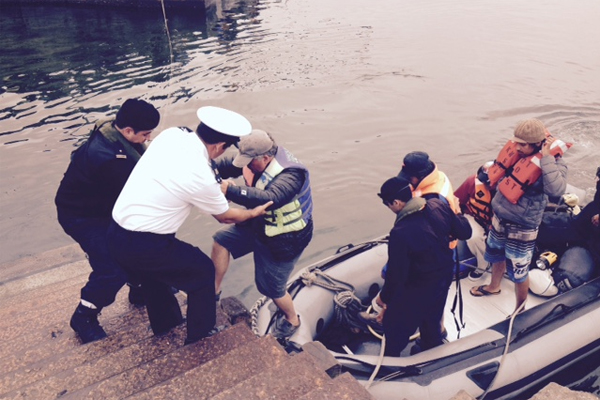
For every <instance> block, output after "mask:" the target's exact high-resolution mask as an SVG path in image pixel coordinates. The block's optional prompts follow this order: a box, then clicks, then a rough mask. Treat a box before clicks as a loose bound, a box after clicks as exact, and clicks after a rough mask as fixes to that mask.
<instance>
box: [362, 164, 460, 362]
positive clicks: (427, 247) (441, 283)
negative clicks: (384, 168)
mask: <svg viewBox="0 0 600 400" xmlns="http://www.w3.org/2000/svg"><path fill="white" fill-rule="evenodd" d="M378 195H379V197H380V198H381V199H382V200H383V204H384V205H385V206H387V207H388V208H389V209H390V210H391V211H392V212H394V213H395V214H396V221H395V223H394V227H393V228H392V230H391V231H390V236H389V242H388V262H387V264H388V267H387V272H386V276H385V282H384V284H383V288H382V289H381V292H380V293H379V295H378V296H377V298H376V299H375V302H376V303H377V305H379V307H380V308H381V309H382V310H381V311H380V312H379V314H378V315H377V317H376V318H377V320H378V321H379V322H380V323H381V322H382V323H383V331H384V333H385V337H386V347H385V355H387V356H395V357H398V356H400V352H401V351H402V349H404V347H406V345H407V344H408V341H409V337H410V335H412V334H413V333H414V332H415V331H416V329H417V328H419V331H420V333H421V349H422V350H426V349H430V348H432V347H435V346H438V345H440V344H442V343H443V334H442V331H441V329H440V320H441V319H442V316H443V313H444V305H445V304H446V297H447V295H448V288H449V286H450V283H451V281H452V271H453V266H454V262H453V259H452V250H451V249H450V247H449V243H450V241H451V240H452V239H468V238H469V237H470V236H471V227H470V225H469V222H468V221H467V220H466V219H465V217H464V216H462V215H457V214H455V213H454V212H453V211H452V209H451V208H450V207H449V206H448V204H447V203H446V202H445V201H443V200H440V199H439V198H431V199H428V200H425V199H424V198H422V197H413V193H412V188H411V185H410V183H409V181H408V180H406V179H404V178H402V177H398V176H397V177H394V178H391V179H388V180H387V181H386V182H385V183H384V184H383V185H382V186H381V192H380V193H379V194H378ZM365 317H366V318H365ZM361 318H363V319H367V320H368V319H369V317H368V316H366V315H364V314H362V313H361Z"/></svg>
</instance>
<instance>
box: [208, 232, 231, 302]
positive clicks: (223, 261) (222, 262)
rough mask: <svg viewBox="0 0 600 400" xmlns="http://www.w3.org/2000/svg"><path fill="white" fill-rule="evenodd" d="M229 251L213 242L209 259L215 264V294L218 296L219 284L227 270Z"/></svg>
mask: <svg viewBox="0 0 600 400" xmlns="http://www.w3.org/2000/svg"><path fill="white" fill-rule="evenodd" d="M229 256H230V254H229V250H227V249H226V248H225V247H223V246H221V245H220V244H219V243H217V242H213V247H212V252H211V253H210V258H211V260H212V262H213V263H214V264H215V293H216V294H219V292H220V291H221V282H223V278H224V277H225V273H227V269H228V268H229Z"/></svg>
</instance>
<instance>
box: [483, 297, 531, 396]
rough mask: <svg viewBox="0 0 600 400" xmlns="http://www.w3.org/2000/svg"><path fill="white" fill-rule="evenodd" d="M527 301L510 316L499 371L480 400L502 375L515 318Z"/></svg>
mask: <svg viewBox="0 0 600 400" xmlns="http://www.w3.org/2000/svg"><path fill="white" fill-rule="evenodd" d="M525 303H526V301H524V302H523V303H521V305H520V306H519V308H517V309H516V310H515V311H514V312H513V313H512V315H511V316H510V323H509V324H508V332H507V333H506V344H505V345H504V352H503V353H502V357H500V362H499V363H498V364H499V365H498V371H497V372H496V375H494V378H493V379H492V381H491V382H490V384H489V385H488V387H487V388H486V389H485V391H484V392H483V394H482V395H481V397H479V399H478V400H483V399H484V398H485V396H487V394H488V392H489V391H490V389H491V388H492V387H493V386H494V382H496V378H498V376H499V375H500V371H501V370H502V363H503V361H504V358H505V357H506V354H508V347H509V345H510V337H511V335H512V328H513V322H515V318H516V317H517V315H519V313H520V312H521V311H522V310H524V309H525Z"/></svg>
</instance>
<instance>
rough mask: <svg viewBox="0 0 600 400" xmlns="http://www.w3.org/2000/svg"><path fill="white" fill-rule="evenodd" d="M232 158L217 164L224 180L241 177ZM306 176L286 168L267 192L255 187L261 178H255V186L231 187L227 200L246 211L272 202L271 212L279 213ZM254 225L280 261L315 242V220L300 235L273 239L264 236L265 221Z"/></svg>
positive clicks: (278, 236)
mask: <svg viewBox="0 0 600 400" xmlns="http://www.w3.org/2000/svg"><path fill="white" fill-rule="evenodd" d="M233 158H234V157H233V156H227V157H221V158H220V159H218V160H216V167H217V168H218V171H219V174H220V176H221V177H222V178H236V177H239V176H241V175H242V169H241V168H236V167H235V166H233V164H232V162H233ZM307 174H308V172H307V171H306V170H305V169H301V168H285V169H284V170H283V171H282V172H281V173H280V174H278V175H277V176H276V177H275V178H273V180H272V181H271V182H269V183H268V184H267V186H266V187H265V189H264V190H263V189H258V188H256V187H253V186H254V184H255V182H256V180H257V179H258V178H259V176H255V177H254V182H252V185H250V186H247V185H239V186H237V185H236V186H234V185H229V187H228V188H227V193H226V195H225V196H226V197H227V199H228V200H231V201H232V202H234V203H236V204H239V205H242V206H244V207H246V208H254V207H257V206H259V205H262V204H265V203H266V202H268V201H273V205H272V206H270V207H269V208H268V210H271V209H277V208H280V207H282V206H284V205H285V204H287V203H289V202H291V201H292V200H293V199H294V197H296V196H297V195H298V193H300V191H301V190H302V187H303V185H304V182H305V180H306V179H307ZM252 224H253V227H254V229H255V231H256V233H257V238H258V240H260V241H261V242H263V243H265V244H267V245H268V246H269V248H270V249H271V250H272V251H273V252H274V253H275V252H276V253H277V254H274V255H275V256H276V257H280V258H281V259H286V258H293V257H295V255H297V254H299V252H301V251H302V250H303V249H304V248H305V247H306V246H307V245H308V243H309V242H310V240H311V239H312V232H313V223H312V219H310V220H309V221H308V223H307V226H306V227H305V228H304V229H302V230H301V231H298V232H289V233H284V234H281V235H277V236H274V237H267V236H266V235H265V234H264V231H265V229H264V219H263V218H260V217H259V218H254V219H253V220H252Z"/></svg>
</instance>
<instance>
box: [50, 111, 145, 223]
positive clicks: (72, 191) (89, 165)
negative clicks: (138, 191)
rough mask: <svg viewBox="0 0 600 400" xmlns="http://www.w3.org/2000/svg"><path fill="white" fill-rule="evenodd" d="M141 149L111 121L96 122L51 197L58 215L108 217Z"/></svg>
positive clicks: (140, 146) (72, 156) (142, 146)
mask: <svg viewBox="0 0 600 400" xmlns="http://www.w3.org/2000/svg"><path fill="white" fill-rule="evenodd" d="M103 132H104V133H103ZM125 142H126V143H125ZM144 148H145V146H144V145H139V144H133V143H129V142H127V141H126V139H125V138H123V136H122V135H121V134H120V133H119V132H118V131H117V130H116V129H114V128H113V127H112V121H102V122H99V123H98V124H97V125H96V126H95V127H94V130H93V131H92V133H91V134H90V137H89V138H88V140H87V141H86V142H85V143H83V144H82V145H81V146H80V147H79V148H78V149H77V150H75V151H73V153H72V154H71V163H70V164H69V167H68V168H67V171H66V172H65V175H64V177H63V179H62V181H61V182H60V186H59V187H58V191H57V193H56V198H55V200H54V202H55V204H56V207H57V210H58V213H59V216H61V217H74V218H108V219H110V218H111V214H112V209H113V207H114V205H115V201H116V200H117V197H118V196H119V194H120V193H121V190H122V189H123V186H125V182H126V181H127V178H129V175H130V174H131V171H132V170H133V167H134V166H135V164H136V163H137V160H138V159H139V157H140V156H141V154H142V153H143V152H144Z"/></svg>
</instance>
